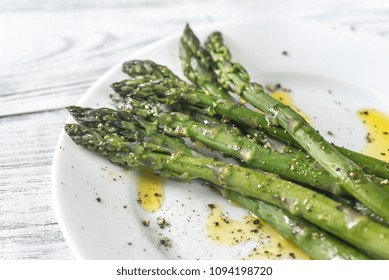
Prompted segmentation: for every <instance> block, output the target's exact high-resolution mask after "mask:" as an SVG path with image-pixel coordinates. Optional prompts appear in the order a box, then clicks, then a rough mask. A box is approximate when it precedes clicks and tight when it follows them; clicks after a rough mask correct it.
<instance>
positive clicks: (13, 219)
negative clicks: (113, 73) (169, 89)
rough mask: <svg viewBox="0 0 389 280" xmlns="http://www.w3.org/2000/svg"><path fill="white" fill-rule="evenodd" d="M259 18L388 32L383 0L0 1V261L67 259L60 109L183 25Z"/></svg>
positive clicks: (388, 4) (387, 11) (388, 11)
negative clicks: (54, 177)
mask: <svg viewBox="0 0 389 280" xmlns="http://www.w3.org/2000/svg"><path fill="white" fill-rule="evenodd" d="M269 15H270V16H272V17H276V18H279V19H280V20H282V18H283V17H290V16H292V17H303V18H309V19H314V20H318V21H323V22H327V23H330V24H341V25H345V26H349V27H350V28H351V27H352V28H356V29H361V30H366V31H368V32H373V33H377V34H381V35H384V36H389V2H387V1H383V0H373V1H362V0H344V1H335V0H331V1H324V0H323V1H309V0H295V1H289V0H278V1H265V0H260V1H258V0H245V1H238V0H214V1H211V0H199V1H196V0H191V1H190V0H186V1H183V0H132V1H129V0H116V1H110V0H101V1H95V0H83V1H76V0H53V1H44V0H20V1H14V0H0V38H1V39H0V40H1V44H0V89H1V90H0V135H1V138H0V139H1V140H0V259H22V258H28V259H30V258H34V259H69V258H73V255H72V253H71V252H70V250H69V248H68V247H67V245H66V243H65V241H64V239H63V237H62V234H61V232H60V229H59V227H58V224H57V221H56V218H55V215H54V212H53V208H52V202H51V193H50V170H51V162H52V157H53V152H54V147H55V144H56V141H57V137H58V135H59V132H60V130H61V129H62V125H63V123H64V121H65V119H66V117H67V113H66V111H65V110H64V109H63V108H64V107H65V106H67V105H72V104H75V103H76V102H77V100H78V99H79V98H80V97H81V96H82V94H83V93H84V92H85V91H86V90H87V88H89V87H90V86H91V84H92V83H93V82H94V81H95V80H97V79H98V78H99V77H100V76H101V75H102V74H103V73H104V72H106V71H107V70H108V69H109V68H111V67H112V66H113V65H114V64H116V63H117V62H118V61H120V60H121V59H123V58H124V57H126V56H127V55H129V54H131V53H132V52H134V51H136V50H138V49H140V48H142V47H143V46H145V45H147V44H149V43H151V42H153V41H155V40H157V39H159V38H162V37H164V36H166V35H169V34H171V33H175V32H180V31H181V30H182V28H183V26H184V24H185V23H186V22H190V23H191V24H192V25H193V26H195V27H196V26H200V25H204V24H207V23H210V22H219V21H225V20H231V19H247V18H258V17H263V16H269Z"/></svg>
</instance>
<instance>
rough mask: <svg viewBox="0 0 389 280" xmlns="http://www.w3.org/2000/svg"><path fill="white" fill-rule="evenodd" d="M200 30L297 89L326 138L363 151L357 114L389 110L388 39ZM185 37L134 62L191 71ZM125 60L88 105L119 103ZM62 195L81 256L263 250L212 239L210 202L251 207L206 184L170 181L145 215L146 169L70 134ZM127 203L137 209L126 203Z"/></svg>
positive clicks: (287, 24)
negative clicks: (141, 178) (129, 166)
mask: <svg viewBox="0 0 389 280" xmlns="http://www.w3.org/2000/svg"><path fill="white" fill-rule="evenodd" d="M194 30H195V32H196V33H197V34H198V35H199V37H200V38H201V39H204V38H205V37H206V36H207V35H208V34H209V33H210V32H212V31H214V30H220V31H222V33H223V34H224V38H225V42H226V43H227V44H228V45H229V46H230V48H231V51H232V54H233V58H234V60H235V61H239V62H241V63H242V64H243V65H244V66H245V67H246V68H247V69H248V70H249V73H250V74H251V76H252V78H253V79H254V80H256V81H258V82H260V83H263V84H266V83H273V84H274V83H281V84H282V85H284V86H286V87H288V88H291V89H292V93H291V95H292V97H293V99H294V101H295V103H296V104H297V105H298V107H300V108H301V109H302V110H303V111H305V112H306V113H307V114H308V115H310V116H311V117H312V118H313V123H314V125H315V126H316V127H317V128H318V129H319V130H320V131H321V132H323V135H327V133H326V132H327V131H330V130H331V131H333V132H334V136H331V137H330V136H328V137H329V140H331V141H334V142H336V143H337V144H339V145H345V146H347V147H349V148H351V149H355V150H360V149H361V148H362V147H363V145H364V136H365V133H366V132H365V130H364V128H363V126H362V124H361V122H360V120H358V118H357V116H356V111H357V110H358V109H361V108H366V107H368V108H376V109H378V110H381V111H386V110H387V108H389V107H388V105H389V99H388V86H387V82H388V73H389V43H388V41H386V40H385V39H382V38H379V37H376V36H373V35H369V34H364V33H360V32H354V31H351V30H346V29H343V28H339V27H337V28H335V27H331V26H324V25H321V24H317V23H313V22H307V21H296V20H293V21H282V20H277V21H245V22H231V23H226V24H215V25H211V26H208V27H205V28H200V29H197V28H194ZM179 35H180V34H178V35H174V36H171V37H169V38H166V39H164V40H161V41H159V42H156V43H154V44H152V45H150V46H148V47H146V48H144V49H142V50H140V51H138V52H137V53H135V54H133V55H131V56H129V57H128V58H127V59H126V60H129V59H151V60H154V61H156V62H157V63H160V64H165V65H167V66H169V67H170V68H171V69H172V70H173V71H175V72H176V73H181V69H180V62H179V59H178V40H179ZM283 51H287V53H288V55H283V54H282V52H283ZM121 64H122V62H120V63H118V64H117V65H116V66H114V67H113V68H112V69H111V70H110V71H108V72H107V73H106V74H105V75H103V76H102V77H101V78H100V79H99V80H98V81H97V82H96V83H95V84H94V85H93V86H92V87H91V88H90V89H89V90H88V91H87V92H86V94H85V95H84V96H83V98H82V99H81V100H80V102H79V103H78V105H82V106H91V107H101V106H109V104H110V100H109V97H108V95H109V93H110V92H111V89H110V87H109V85H110V84H111V83H112V82H115V81H119V80H121V79H123V78H126V75H124V74H123V73H122V72H121ZM180 75H181V74H180ZM181 76H182V75H181ZM329 90H331V92H332V94H330V93H329ZM69 121H71V120H70V119H68V122H69ZM52 191H53V199H54V205H55V210H56V213H57V217H58V220H59V224H60V226H61V229H62V231H63V234H64V236H65V239H66V241H67V242H68V244H69V246H70V247H71V249H72V251H73V252H74V253H75V255H76V257H78V258H82V259H176V258H180V259H239V258H242V257H244V256H245V254H247V253H248V252H249V251H250V250H251V248H252V247H253V246H254V245H253V244H251V243H247V244H241V245H239V246H234V247H230V246H223V245H218V244H216V243H214V242H213V241H212V240H210V239H209V238H208V237H207V235H206V232H205V227H206V225H205V223H206V219H207V214H208V210H207V204H209V203H216V204H219V205H224V207H225V210H226V211H228V212H229V214H230V215H232V217H234V218H237V217H241V216H243V215H245V212H244V211H243V210H241V209H238V208H236V207H233V206H230V205H228V204H227V203H226V202H225V201H224V200H223V199H221V198H220V197H219V196H218V195H216V194H214V193H212V192H210V191H209V190H208V189H207V188H205V187H201V186H200V185H198V184H197V183H192V184H179V183H173V182H170V181H169V182H168V181H166V182H165V194H166V195H165V202H164V204H163V206H162V208H161V209H160V210H159V211H158V212H156V213H153V214H150V213H147V212H145V211H144V210H142V209H141V208H140V206H139V205H138V204H137V203H136V200H137V195H136V173H126V172H123V171H122V170H121V169H120V168H117V167H116V166H113V165H112V164H110V163H109V162H107V161H105V160H103V159H101V158H99V157H97V156H95V155H93V154H91V153H89V152H87V151H85V150H84V149H82V148H80V147H78V146H76V145H75V144H74V143H73V142H72V141H71V140H70V139H69V137H67V135H66V134H65V133H64V132H62V133H61V135H60V137H59V140H58V144H57V148H56V151H55V156H54V160H53V167H52ZM97 197H100V198H101V200H102V201H101V203H98V202H97V201H96V198H97ZM124 205H127V206H128V207H127V208H126V209H124V208H123V206H124ZM159 216H163V217H164V218H165V219H167V220H168V221H169V223H170V224H171V225H170V227H169V228H168V229H166V228H165V229H160V228H159V227H158V226H157V225H156V224H155V223H152V224H151V225H150V227H144V226H143V225H142V224H141V221H142V220H144V219H150V220H152V221H153V220H154V219H156V218H157V217H159ZM161 235H163V236H167V237H169V238H170V239H171V240H172V242H173V245H174V246H172V248H169V249H167V248H165V247H161V246H159V245H158V244H159V238H160V237H161ZM128 243H131V244H132V245H128Z"/></svg>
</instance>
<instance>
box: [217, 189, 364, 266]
mask: <svg viewBox="0 0 389 280" xmlns="http://www.w3.org/2000/svg"><path fill="white" fill-rule="evenodd" d="M218 190H219V191H220V192H221V193H222V195H223V196H224V197H225V198H227V199H228V200H231V201H233V202H235V203H237V204H238V205H239V206H241V207H243V208H245V209H247V210H249V211H250V212H251V213H253V214H254V215H255V216H257V217H258V218H260V219H261V220H263V221H265V222H266V223H268V224H269V225H270V226H271V227H272V228H274V229H275V230H276V231H277V232H278V233H279V234H280V235H281V236H282V237H284V238H285V239H286V240H288V241H290V242H292V243H293V244H295V245H296V246H297V247H299V248H300V249H301V250H303V251H304V252H305V253H306V254H308V255H309V256H310V257H311V258H313V259H316V260H329V259H345V260H353V259H354V260H355V259H366V258H368V257H367V256H366V255H364V254H363V253H362V252H359V251H357V250H355V248H353V247H350V246H348V245H346V244H344V243H343V242H340V240H338V239H337V238H335V237H333V236H331V235H329V234H327V233H326V232H325V231H323V230H321V229H320V228H318V227H316V226H314V225H312V224H311V223H309V222H307V221H306V220H304V219H300V218H298V217H295V216H293V215H291V214H290V213H288V212H287V211H285V210H283V209H281V208H278V207H275V206H273V205H270V204H268V203H265V202H263V201H260V200H257V199H253V198H250V197H246V196H243V195H240V194H239V193H237V192H234V191H230V190H228V189H221V188H219V189H218ZM296 233H298V234H296ZM334 249H335V250H334Z"/></svg>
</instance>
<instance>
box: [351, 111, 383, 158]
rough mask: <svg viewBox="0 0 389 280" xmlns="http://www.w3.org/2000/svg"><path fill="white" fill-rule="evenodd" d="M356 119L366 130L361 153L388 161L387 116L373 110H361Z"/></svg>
mask: <svg viewBox="0 0 389 280" xmlns="http://www.w3.org/2000/svg"><path fill="white" fill-rule="evenodd" d="M358 117H359V118H360V119H361V120H362V122H363V124H364V126H365V128H366V130H367V135H366V142H367V143H366V146H365V147H364V149H363V153H364V154H366V155H369V156H372V157H375V158H378V159H381V160H385V161H389V116H388V115H386V114H384V113H382V112H380V111H377V110H374V109H362V110H359V111H358Z"/></svg>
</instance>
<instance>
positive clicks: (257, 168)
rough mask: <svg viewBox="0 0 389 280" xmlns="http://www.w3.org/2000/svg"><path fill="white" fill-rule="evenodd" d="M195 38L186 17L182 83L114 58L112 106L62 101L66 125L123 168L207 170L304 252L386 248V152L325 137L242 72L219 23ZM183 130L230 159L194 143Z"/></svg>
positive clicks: (351, 254)
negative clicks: (119, 70)
mask: <svg viewBox="0 0 389 280" xmlns="http://www.w3.org/2000/svg"><path fill="white" fill-rule="evenodd" d="M205 47H206V48H203V47H201V45H200V42H199V40H198V39H197V37H196V36H195V34H194V33H193V31H192V30H191V29H190V28H189V26H187V27H186V28H185V31H184V34H183V36H182V38H181V40H180V59H181V61H182V65H183V70H184V74H185V76H186V77H187V78H188V79H189V80H190V81H191V82H192V83H193V84H192V85H191V84H188V83H187V82H185V81H183V80H181V79H180V78H178V76H176V75H175V74H174V73H173V72H171V71H170V70H169V69H168V68H167V67H165V66H162V65H158V64H156V63H154V62H152V61H147V60H145V61H140V60H134V61H128V62H125V63H124V64H123V71H124V72H125V73H127V74H128V75H129V76H130V77H131V78H132V79H127V80H124V81H121V82H117V83H114V84H113V85H112V88H113V89H114V91H115V94H114V95H113V99H114V100H115V101H116V102H118V103H117V107H118V110H113V109H108V108H100V109H91V108H81V107H76V106H72V107H69V108H68V110H69V112H70V113H71V115H72V116H73V117H74V119H75V120H76V121H77V122H78V123H79V124H67V125H66V126H65V130H66V132H67V133H68V135H69V136H70V137H71V138H72V139H73V141H74V142H75V143H76V144H78V145H81V146H83V147H85V148H87V149H88V150H90V151H92V152H93V153H96V154H98V155H100V156H102V157H105V158H107V159H108V160H110V161H111V162H113V163H115V164H117V165H120V166H122V167H124V168H130V169H137V170H138V169H151V170H153V171H154V172H155V173H156V174H158V175H161V176H164V177H169V178H172V179H179V180H184V181H189V180H192V179H202V180H205V181H207V182H210V183H211V184H213V185H215V186H217V187H216V188H217V189H218V190H219V192H220V193H221V194H222V195H223V196H225V197H226V198H228V199H230V200H233V201H235V202H237V203H238V204H240V205H241V206H242V207H245V208H246V209H248V210H249V211H251V212H252V213H253V214H255V215H256V216H258V217H259V218H261V219H263V220H264V221H266V222H268V223H269V224H270V225H271V226H272V227H273V228H274V229H276V230H277V231H278V232H279V233H280V234H281V235H282V236H283V237H284V238H286V239H287V240H289V241H291V242H292V243H294V244H295V245H297V246H299V247H300V248H301V249H302V250H303V251H304V252H306V253H307V254H308V255H309V256H311V257H312V258H314V259H333V258H343V259H368V258H379V259H389V238H388V237H389V228H388V227H387V224H388V222H389V189H388V187H389V185H388V183H387V182H388V179H389V164H388V163H386V162H382V161H380V160H377V159H374V158H371V157H368V156H365V155H362V154H359V153H356V152H353V151H350V150H347V149H345V148H342V147H336V146H333V145H332V144H329V143H328V142H326V141H325V140H324V139H323V138H322V137H321V136H320V135H319V134H318V132H317V131H315V130H314V129H313V128H312V127H311V126H310V125H309V124H308V123H307V122H306V121H305V120H304V119H303V118H302V117H301V116H299V115H298V114H297V113H296V112H294V111H293V110H291V109H290V108H289V107H287V106H285V105H283V104H281V103H279V102H278V101H276V100H274V99H273V98H271V97H270V96H269V95H267V94H266V93H265V92H264V91H263V89H262V87H261V86H260V85H258V84H255V83H252V82H250V78H249V75H248V73H247V72H246V71H245V70H244V68H243V67H242V66H241V65H240V64H236V63H233V62H232V61H231V55H230V52H229V50H228V48H227V47H226V46H225V45H224V43H223V41H222V37H221V34H220V33H218V32H216V33H213V34H211V35H210V36H209V38H208V39H207V41H206V44H205ZM231 93H232V94H239V95H241V96H242V97H243V98H244V99H245V100H247V101H248V102H249V103H250V104H252V105H253V106H255V107H257V108H259V109H260V112H258V111H253V110H251V109H248V108H247V107H246V106H245V105H244V103H241V102H238V101H236V98H234V96H233V95H231ZM158 104H167V105H174V106H173V108H171V109H170V111H166V110H164V109H162V107H160V106H158ZM184 112H185V113H184ZM188 138H189V139H191V140H192V141H196V142H201V143H203V144H205V145H206V146H208V147H209V148H210V149H212V150H215V151H219V152H221V153H222V154H223V155H224V156H229V157H232V158H235V159H237V160H238V162H239V163H240V164H235V165H233V164H227V163H224V162H222V161H218V160H215V159H213V158H209V157H207V156H205V155H203V154H202V153H200V152H198V151H194V150H193V148H190V147H189V146H187V145H186V144H185V141H184V139H188Z"/></svg>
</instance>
